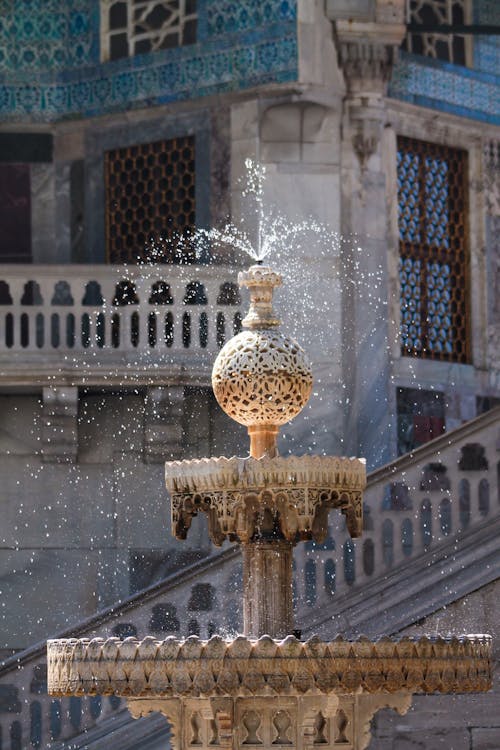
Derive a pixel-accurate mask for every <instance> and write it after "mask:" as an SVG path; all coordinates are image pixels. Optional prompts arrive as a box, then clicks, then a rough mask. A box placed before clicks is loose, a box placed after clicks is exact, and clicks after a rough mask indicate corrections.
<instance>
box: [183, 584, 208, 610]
mask: <svg viewBox="0 0 500 750" xmlns="http://www.w3.org/2000/svg"><path fill="white" fill-rule="evenodd" d="M214 604H215V589H214V587H213V586H212V584H211V583H195V585H194V586H193V588H192V589H191V596H190V598H189V602H188V609H189V610H190V611H192V612H210V610H212V609H213V608H214Z"/></svg>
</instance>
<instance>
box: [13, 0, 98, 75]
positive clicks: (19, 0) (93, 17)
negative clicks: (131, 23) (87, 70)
mask: <svg viewBox="0 0 500 750" xmlns="http://www.w3.org/2000/svg"><path fill="white" fill-rule="evenodd" d="M98 60H99V3H98V2H92V1H91V0H64V2H62V0H2V2H1V3H0V71H1V72H5V73H8V72H9V71H12V72H17V71H30V72H31V73H33V72H34V73H35V74H36V72H37V71H40V70H64V69H66V68H75V67H79V66H81V65H87V64H88V63H89V62H98Z"/></svg>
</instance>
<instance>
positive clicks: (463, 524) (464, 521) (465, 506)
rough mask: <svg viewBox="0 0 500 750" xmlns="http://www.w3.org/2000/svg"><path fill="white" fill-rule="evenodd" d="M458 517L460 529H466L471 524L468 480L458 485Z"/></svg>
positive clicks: (462, 480) (461, 481)
mask: <svg viewBox="0 0 500 750" xmlns="http://www.w3.org/2000/svg"><path fill="white" fill-rule="evenodd" d="M458 517H459V519H460V528H461V529H466V528H467V526H468V525H469V523H470V484H469V480H468V479H461V480H460V482H459V483H458Z"/></svg>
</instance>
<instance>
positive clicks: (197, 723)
mask: <svg viewBox="0 0 500 750" xmlns="http://www.w3.org/2000/svg"><path fill="white" fill-rule="evenodd" d="M281 281H282V280H281V276H280V275H279V274H278V273H276V272H274V271H273V270H272V269H270V268H268V267H265V266H263V265H259V264H256V265H254V266H252V267H251V268H249V269H248V270H247V271H245V272H242V273H240V276H239V282H240V285H243V286H246V287H248V289H249V291H250V300H251V303H250V310H249V312H248V314H247V316H246V318H245V319H244V321H243V329H244V330H243V331H242V332H241V333H240V334H238V335H237V336H235V337H234V338H233V339H231V340H230V341H229V342H228V343H227V344H226V345H225V346H224V348H223V349H222V350H221V351H220V353H219V355H218V357H217V359H216V361H215V364H214V368H213V373H212V385H213V389H214V392H215V396H216V398H217V400H218V402H219V404H220V405H221V407H222V408H223V409H224V411H226V413H227V414H228V415H229V416H230V417H232V418H233V419H234V420H235V421H236V422H239V423H240V424H243V425H245V426H246V427H247V429H248V434H249V437H250V456H249V457H247V458H236V457H233V458H224V457H221V458H207V459H201V460H193V461H174V462H170V463H167V464H166V485H167V488H168V490H169V492H170V497H171V509H172V529H173V532H174V534H175V535H176V536H177V537H178V538H180V539H184V538H186V535H187V533H188V531H189V527H190V524H191V520H192V518H193V517H194V516H196V515H197V514H198V513H200V512H201V513H205V514H206V515H207V517H208V529H209V534H210V538H211V540H212V541H213V542H214V543H215V544H216V545H221V544H222V543H223V542H224V541H225V540H228V541H230V542H236V543H238V544H240V545H241V551H242V556H243V618H244V630H243V634H242V635H238V636H237V637H235V638H232V639H228V638H226V637H223V636H220V635H215V636H213V637H212V638H210V639H209V640H208V641H204V640H201V639H199V638H198V637H196V636H190V637H189V638H187V639H185V640H181V639H177V638H175V637H168V638H166V639H164V640H157V639H155V638H153V637H147V638H144V639H143V640H138V639H136V638H126V639H125V640H119V639H117V638H107V639H102V638H92V639H65V640H52V641H49V642H48V689H49V693H50V694H51V695H58V696H60V695H80V696H81V695H109V694H114V695H118V696H125V697H126V699H127V705H128V708H129V710H130V712H131V714H132V715H133V716H134V717H136V718H138V717H140V716H145V715H147V714H148V713H150V712H152V711H160V712H161V713H162V714H164V715H165V716H166V717H167V718H168V720H169V722H170V724H171V727H172V732H171V739H170V742H171V744H172V746H173V747H174V748H175V750H188V748H196V747H200V746H202V747H205V748H208V747H209V746H213V747H214V748H217V747H218V746H220V747H221V748H223V747H225V748H228V749H229V748H231V749H232V748H234V750H236V749H237V748H238V749H239V748H243V747H246V748H248V750H252V748H255V750H256V749H257V748H258V747H263V748H271V747H273V748H275V747H277V748H280V747H282V748H285V747H294V748H298V749H299V750H302V749H303V748H304V749H305V748H311V750H312V749H313V747H314V746H318V745H320V746H322V747H323V748H325V750H326V749H330V748H331V749H332V750H334V748H337V747H342V748H345V749H346V750H363V748H367V747H368V744H369V742H370V722H371V719H372V717H373V716H374V714H375V712H376V711H378V710H379V709H381V708H384V707H392V708H394V709H396V710H397V711H398V712H400V713H401V714H403V713H405V712H406V711H407V710H408V708H409V707H410V704H411V698H412V694H414V693H434V692H440V693H455V692H459V693H466V692H471V693H472V692H482V691H486V690H488V689H489V688H490V687H491V664H490V656H491V639H490V637H489V636H485V635H478V636H474V635H469V636H458V637H452V638H447V639H444V638H439V637H433V638H428V637H422V638H419V639H410V638H406V637H404V638H401V639H391V638H386V637H384V638H381V639H380V640H377V641H370V640H368V639H366V638H363V637H361V638H359V639H357V640H355V641H349V640H346V639H344V638H343V637H342V636H337V637H336V638H335V639H334V640H333V641H330V642H324V641H321V640H319V639H317V638H315V637H313V638H311V639H309V640H307V641H301V640H300V634H299V633H298V632H297V631H294V622H293V602H292V562H293V560H292V554H293V547H294V545H295V544H297V543H300V542H303V541H306V540H310V539H313V540H315V541H317V542H322V541H324V539H325V537H326V534H327V531H328V514H329V512H330V510H331V509H333V508H336V509H339V510H340V511H341V512H342V513H343V514H344V515H345V519H346V524H347V528H348V530H349V533H350V535H351V537H358V536H360V535H361V533H362V521H363V518H362V512H363V510H362V509H363V504H362V500H363V489H364V487H365V484H366V472H365V464H364V461H363V460H362V459H357V458H337V457H327V456H311V455H305V456H300V457H295V456H290V457H280V456H279V455H278V452H277V448H276V440H277V435H278V431H279V428H280V426H281V425H283V424H285V423H286V422H288V421H289V420H291V419H292V418H293V417H295V416H296V415H297V414H298V413H299V412H300V411H301V409H302V408H303V407H304V406H305V404H306V402H307V401H308V399H309V396H310V394H311V389H312V372H311V366H310V364H309V362H308V360H307V357H306V355H305V353H304V351H303V350H302V349H301V348H300V346H299V345H298V344H297V343H296V342H295V341H293V340H292V339H290V338H287V337H286V336H285V335H283V334H282V333H281V332H280V331H279V320H278V319H277V317H276V315H275V313H274V310H273V305H272V297H273V291H274V288H275V287H277V286H279V285H280V284H281ZM297 636H299V637H297Z"/></svg>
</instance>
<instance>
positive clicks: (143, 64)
mask: <svg viewBox="0 0 500 750" xmlns="http://www.w3.org/2000/svg"><path fill="white" fill-rule="evenodd" d="M1 4H2V6H3V4H6V5H7V11H8V12H7V13H5V14H2V16H1V21H0V117H1V118H2V119H3V120H11V121H41V122H53V121H56V120H60V119H64V118H68V117H77V116H83V117H86V116H92V115H99V114H104V113H108V112H116V111H122V110H124V109H128V108H131V107H141V106H150V105H154V104H163V103H167V102H170V101H176V100H179V99H187V98H196V97H200V96H205V95H208V94H213V93H218V92H224V91H237V90H240V89H244V88H247V87H252V86H256V85H259V84H264V83H281V82H284V81H293V80H296V79H297V75H298V60H297V55H298V50H297V46H298V45H297V21H296V0H264V2H259V3H256V2H255V0H238V1H237V2H236V1H235V2H230V1H229V0H198V43H197V44H194V45H189V46H185V47H178V48H176V49H170V50H162V51H160V52H156V53H154V54H151V55H138V56H136V57H133V58H125V59H121V60H118V61H115V62H110V63H100V62H99V50H98V42H97V40H98V38H99V3H98V0H64V2H61V1H60V0H2V3H1ZM61 8H64V10H60V9H61ZM49 28H50V29H52V30H53V31H52V32H51V33H52V35H53V38H52V37H51V36H50V33H48V30H49Z"/></svg>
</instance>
